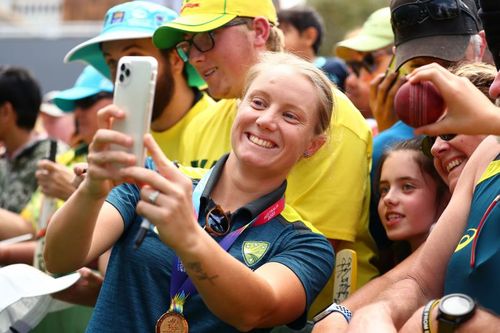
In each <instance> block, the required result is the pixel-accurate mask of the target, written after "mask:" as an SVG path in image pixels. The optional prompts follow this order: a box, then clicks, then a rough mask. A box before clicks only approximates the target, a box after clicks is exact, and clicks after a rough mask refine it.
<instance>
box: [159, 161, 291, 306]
mask: <svg viewBox="0 0 500 333" xmlns="http://www.w3.org/2000/svg"><path fill="white" fill-rule="evenodd" d="M212 170H213V169H210V170H209V171H208V172H207V173H206V174H205V176H203V178H202V179H201V180H200V182H199V183H198V184H197V185H196V187H195V189H194V190H193V198H192V202H193V207H194V213H195V216H196V220H198V214H199V209H200V199H201V194H202V193H203V190H204V189H205V187H206V185H207V182H208V179H209V178H210V175H211V174H212ZM284 208H285V198H284V197H281V198H280V199H279V200H278V201H276V202H275V203H274V204H272V205H271V206H269V207H268V208H266V209H265V210H264V211H263V212H261V213H260V214H259V215H257V217H255V218H254V219H253V220H252V221H250V222H249V223H247V224H245V225H244V226H242V227H240V228H238V229H237V230H235V231H232V232H230V233H229V234H228V235H226V236H225V237H224V238H223V239H222V240H221V241H220V243H219V245H220V246H221V247H222V248H223V249H224V250H225V251H227V250H229V248H230V247H231V245H233V243H234V242H235V241H236V239H238V237H239V236H240V235H241V234H242V233H243V231H245V230H246V229H247V228H249V227H250V226H252V225H253V226H259V225H263V224H266V223H267V222H269V221H270V220H272V219H273V218H274V217H276V216H277V215H279V214H280V213H281V212H282V211H283V209H284ZM195 293H196V288H195V286H194V284H193V282H192V281H191V278H190V277H189V276H188V275H187V274H186V271H185V269H184V266H183V265H182V262H181V261H180V260H179V257H176V258H175V260H174V263H173V267H172V278H171V281H170V298H171V304H170V309H169V312H171V311H173V312H177V313H179V314H182V311H183V307H184V302H185V301H186V299H187V298H188V297H189V295H192V294H195Z"/></svg>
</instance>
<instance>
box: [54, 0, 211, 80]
mask: <svg viewBox="0 0 500 333" xmlns="http://www.w3.org/2000/svg"><path fill="white" fill-rule="evenodd" d="M177 16H178V15H177V13H176V12H175V11H173V10H171V9H169V8H167V7H165V6H162V5H159V4H157V3H153V2H150V1H130V2H126V3H123V4H119V5H116V6H114V7H112V8H110V9H109V10H108V11H107V12H106V15H105V16H104V22H103V27H102V30H101V33H100V34H99V35H98V36H96V37H94V38H91V39H89V40H87V41H85V42H83V43H81V44H79V45H77V46H75V47H74V48H73V49H72V50H70V51H69V52H68V53H67V54H66V56H65V57H64V61H65V62H70V61H74V60H82V61H84V62H86V63H88V64H90V65H92V66H94V67H95V68H96V69H97V70H98V71H99V72H101V73H102V74H103V75H105V76H106V77H108V78H111V73H110V71H109V68H108V65H107V64H106V61H105V59H104V55H103V53H102V50H101V43H102V42H109V41H114V40H124V39H139V38H151V37H152V36H153V33H154V32H155V30H156V29H157V28H158V27H160V26H161V25H162V24H163V23H165V22H168V21H171V20H173V19H174V18H176V17H177ZM190 67H191V65H190V64H189V63H186V64H185V68H186V73H187V76H188V84H189V85H190V86H192V87H202V86H205V82H204V81H203V79H202V78H201V77H200V76H199V74H198V72H196V70H195V69H194V68H190Z"/></svg>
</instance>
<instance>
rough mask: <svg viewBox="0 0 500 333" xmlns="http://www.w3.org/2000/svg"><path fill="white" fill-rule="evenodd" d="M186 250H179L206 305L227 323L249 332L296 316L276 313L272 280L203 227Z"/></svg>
mask: <svg viewBox="0 0 500 333" xmlns="http://www.w3.org/2000/svg"><path fill="white" fill-rule="evenodd" d="M186 249H187V250H186V251H183V252H179V251H177V253H178V255H179V256H180V259H181V260H182V262H183V263H184V266H185V268H186V271H187V273H188V274H189V276H190V277H191V279H192V281H193V283H194V285H195V286H196V289H197V291H198V292H199V294H200V295H201V296H202V298H203V301H204V302H205V304H206V305H207V307H208V308H209V309H210V310H211V312H213V313H214V314H215V315H216V316H217V317H218V318H220V319H221V320H223V321H224V322H226V323H228V324H229V325H232V326H234V327H236V328H237V329H239V330H241V331H246V330H249V329H252V328H255V327H264V326H267V327H268V326H273V325H274V324H275V323H274V322H273V321H277V322H281V323H283V322H287V321H291V320H293V319H294V318H290V319H288V318H287V319H283V318H280V316H279V315H278V316H276V317H275V316H273V313H274V310H275V309H276V307H279V306H280V305H279V304H278V302H277V301H276V297H275V293H274V290H273V288H272V287H271V285H270V284H269V282H268V281H266V279H264V278H263V277H262V276H259V274H257V273H256V272H254V271H252V270H251V269H249V268H248V267H246V266H244V265H243V264H242V263H241V262H239V261H238V260H236V259H235V258H233V257H231V256H230V255H229V254H228V253H227V252H226V251H225V250H224V249H223V248H221V247H220V245H219V244H217V243H216V242H215V241H214V240H213V239H212V238H211V237H210V236H209V235H208V234H206V233H205V232H204V231H203V230H201V229H200V237H199V241H198V242H197V243H196V245H195V246H189V247H186ZM235 281H237V282H236V283H235ZM304 307H305V304H304ZM303 309H304V308H302V309H301V311H303ZM301 311H300V312H301ZM299 314H300V313H299ZM297 316H298V315H297Z"/></svg>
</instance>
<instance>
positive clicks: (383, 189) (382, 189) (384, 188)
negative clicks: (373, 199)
mask: <svg viewBox="0 0 500 333" xmlns="http://www.w3.org/2000/svg"><path fill="white" fill-rule="evenodd" d="M378 191H379V193H380V196H381V197H383V196H385V195H386V194H387V192H389V187H388V186H381V187H380V188H379V190H378Z"/></svg>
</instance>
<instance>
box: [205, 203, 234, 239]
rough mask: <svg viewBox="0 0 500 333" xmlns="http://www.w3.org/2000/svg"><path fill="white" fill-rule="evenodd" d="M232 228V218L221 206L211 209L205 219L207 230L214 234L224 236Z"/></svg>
mask: <svg viewBox="0 0 500 333" xmlns="http://www.w3.org/2000/svg"><path fill="white" fill-rule="evenodd" d="M230 229H231V219H230V218H229V215H228V213H226V212H224V210H223V209H222V207H221V206H219V205H215V207H214V208H212V209H210V210H209V211H208V213H207V217H206V219H205V230H206V231H207V232H208V233H209V234H210V235H212V236H224V235H226V234H227V233H228V232H229V230H230Z"/></svg>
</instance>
